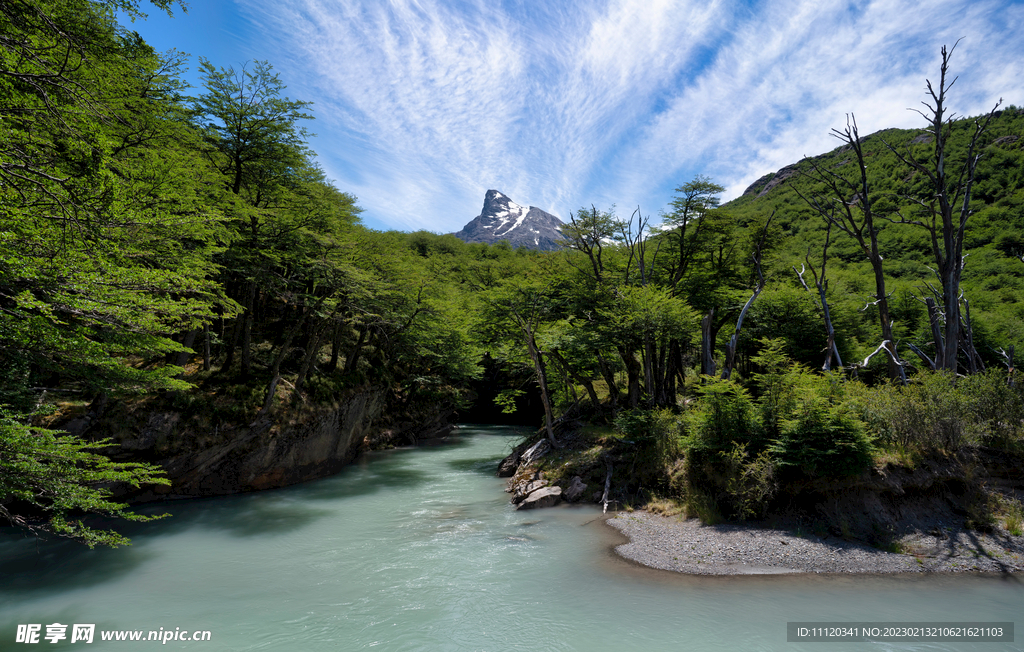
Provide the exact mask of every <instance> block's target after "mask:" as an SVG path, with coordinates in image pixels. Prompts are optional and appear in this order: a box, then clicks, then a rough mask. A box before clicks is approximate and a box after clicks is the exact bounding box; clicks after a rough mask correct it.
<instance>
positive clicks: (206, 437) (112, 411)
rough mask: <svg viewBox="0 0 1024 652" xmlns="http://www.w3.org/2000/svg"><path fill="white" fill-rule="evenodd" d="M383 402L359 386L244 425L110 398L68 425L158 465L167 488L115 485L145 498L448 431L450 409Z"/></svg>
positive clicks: (236, 484)
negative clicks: (417, 409)
mask: <svg viewBox="0 0 1024 652" xmlns="http://www.w3.org/2000/svg"><path fill="white" fill-rule="evenodd" d="M386 403H387V401H386V392H385V390H384V389H382V388H363V389H360V390H354V391H352V392H350V393H348V394H346V395H344V396H342V397H339V398H338V399H337V400H336V401H335V402H333V403H331V404H326V405H316V406H313V405H307V404H299V405H295V406H291V407H288V408H283V409H281V411H280V412H276V413H274V414H273V415H272V416H270V417H259V418H257V419H256V420H255V421H253V422H252V423H249V424H248V425H237V426H234V427H231V426H213V427H210V426H209V420H208V419H206V420H204V419H203V418H197V417H196V416H195V415H191V416H190V415H186V414H184V413H183V412H181V411H179V410H175V409H173V407H172V405H173V401H160V400H156V399H153V400H148V401H140V402H137V403H129V402H124V403H118V402H113V401H111V405H110V406H109V407H108V408H106V409H105V411H104V412H103V413H102V414H93V412H95V410H94V411H91V412H90V418H89V419H87V420H83V419H82V418H79V420H78V421H80V422H83V423H72V424H70V425H73V426H75V430H76V431H79V432H76V434H80V435H83V436H85V437H87V438H91V439H97V438H102V437H110V438H111V439H113V440H114V441H115V442H116V443H117V444H119V446H118V447H116V448H111V449H109V450H108V451H106V452H107V454H109V455H110V456H111V457H113V458H114V459H116V460H119V461H145V462H149V463H153V464H157V465H159V466H161V467H163V468H164V470H165V471H166V472H167V477H168V478H170V480H171V485H170V486H160V485H157V486H152V487H145V488H143V489H141V490H131V489H128V488H121V489H120V490H119V489H118V488H115V493H117V494H118V495H120V496H122V497H123V498H125V499H127V500H130V501H132V502H145V501H151V500H162V499H170V498H185V497H194V496H216V495H224V494H233V493H240V492H246V491H257V490H261V489H273V488H277V487H284V486H287V485H291V484H296V483H299V482H305V481H308V480H315V479H317V478H322V477H326V476H328V475H331V474H333V473H336V472H337V471H338V470H340V469H341V468H342V467H343V466H345V465H346V464H348V463H349V462H351V461H352V459H353V458H354V457H355V456H356V455H357V454H358V453H359V452H360V451H361V450H363V449H364V448H366V447H367V446H369V445H371V444H373V443H375V442H376V443H377V444H378V445H393V444H409V443H413V442H415V441H416V440H418V439H423V438H432V437H437V436H442V435H444V434H447V433H448V431H450V429H451V425H450V424H448V423H445V421H446V419H445V417H447V416H450V413H449V412H446V411H444V410H441V409H438V410H436V411H435V413H436V414H435V417H434V418H432V419H428V418H422V419H414V420H411V421H410V420H409V419H405V418H404V417H403V418H401V419H400V418H398V417H396V415H394V414H390V415H388V417H389V418H388V419H385V418H384V415H385V413H386V412H387V405H386ZM405 416H409V415H405ZM407 421H408V423H407ZM83 425H84V426H85V428H84V431H83V427H82V426H83Z"/></svg>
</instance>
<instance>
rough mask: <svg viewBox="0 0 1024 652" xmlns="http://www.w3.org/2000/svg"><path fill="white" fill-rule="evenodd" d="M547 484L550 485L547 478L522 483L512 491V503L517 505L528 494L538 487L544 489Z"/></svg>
mask: <svg viewBox="0 0 1024 652" xmlns="http://www.w3.org/2000/svg"><path fill="white" fill-rule="evenodd" d="M546 486H548V481H547V480H534V481H532V482H527V483H526V484H521V485H519V486H517V487H516V488H515V491H513V492H512V504H513V505H517V504H519V503H521V502H523V499H525V498H526V497H527V496H529V495H530V494H532V493H533V492H535V491H537V490H538V489H543V488H544V487H546Z"/></svg>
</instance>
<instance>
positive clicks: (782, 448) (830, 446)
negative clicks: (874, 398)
mask: <svg viewBox="0 0 1024 652" xmlns="http://www.w3.org/2000/svg"><path fill="white" fill-rule="evenodd" d="M769 450H770V451H771V453H772V455H773V456H774V458H775V459H776V460H777V462H778V464H779V465H780V466H783V467H793V468H798V469H800V470H801V471H802V472H803V473H805V474H807V475H810V476H831V475H853V474H856V473H859V472H861V471H862V470H864V469H866V468H867V467H868V466H869V465H870V464H871V453H872V450H873V446H872V442H871V438H870V437H869V436H868V434H867V432H866V431H865V428H864V424H863V423H862V422H861V421H860V420H859V419H857V418H856V416H854V414H853V413H852V412H851V411H850V409H849V408H848V407H847V406H845V405H842V404H839V405H829V404H828V402H827V401H825V400H821V399H817V400H811V401H808V402H806V403H805V404H804V405H802V406H801V409H800V411H799V414H798V415H797V417H796V418H794V419H791V420H789V421H787V422H786V424H785V426H784V427H783V431H782V435H781V437H779V439H777V440H776V441H775V442H774V443H773V444H772V445H771V447H770V448H769Z"/></svg>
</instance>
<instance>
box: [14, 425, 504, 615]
mask: <svg viewBox="0 0 1024 652" xmlns="http://www.w3.org/2000/svg"><path fill="white" fill-rule="evenodd" d="M466 430H469V428H467V429H466ZM472 430H473V431H475V432H479V431H486V430H487V428H478V427H473V428H472ZM495 430H496V432H501V433H507V432H508V430H507V429H506V430H498V429H495ZM471 444H472V441H471V438H470V437H460V436H453V437H449V438H445V439H443V440H438V441H431V442H429V443H428V444H427V445H426V446H417V447H410V448H402V449H394V450H390V451H379V452H375V453H371V454H369V455H365V456H363V457H361V458H360V459H359V460H357V461H356V462H355V463H354V464H352V465H350V466H348V467H346V468H344V469H342V470H341V471H340V472H339V473H338V474H336V475H333V476H330V477H327V478H322V479H320V480H314V481H311V482H306V483H302V484H297V485H292V486H289V487H283V488H281V489H273V490H267V491H261V492H254V493H248V494H236V495H230V496H215V497H210V498H193V499H184V500H175V501H167V502H160V503H149V504H144V505H140V506H138V507H137V508H136V511H137V512H139V513H141V514H147V515H155V514H163V513H170V514H171V516H169V517H167V518H164V519H161V520H158V521H153V522H149V523H132V522H123V521H115V520H111V519H103V518H95V519H88V523H89V524H90V525H91V526H93V527H97V528H103V529H113V530H116V531H117V532H120V533H121V534H123V535H125V536H126V537H128V538H129V539H131V540H132V541H133V543H134V545H132V546H129V547H125V548H119V549H116V550H112V549H108V548H97V549H94V550H90V549H89V548H87V547H85V546H84V545H82V544H80V543H76V542H73V541H68V540H64V539H59V538H51V539H47V540H40V539H38V538H35V537H31V536H26V535H24V534H23V533H22V532H21V531H20V530H18V529H16V528H10V527H2V528H0V600H3V599H6V598H4V597H3V596H5V595H10V596H22V597H24V596H25V595H26V593H32V594H36V593H37V592H38V593H43V594H45V593H47V592H63V591H67V590H69V589H80V588H85V587H91V586H94V585H98V584H103V583H106V582H111V581H116V580H118V579H119V578H122V577H124V576H126V575H128V574H130V573H132V572H133V571H135V570H137V569H138V568H140V567H141V566H143V565H145V564H146V563H148V562H150V561H153V560H155V559H156V558H158V557H159V556H160V555H161V553H160V551H159V549H158V548H157V547H155V546H149V545H147V544H148V543H149V542H150V541H151V540H153V539H156V538H163V537H169V536H174V535H178V534H182V533H184V532H186V531H189V530H193V529H205V530H210V531H219V532H224V533H227V534H228V535H230V536H234V537H240V538H255V537H264V536H274V535H280V534H289V533H293V532H295V531H297V530H301V529H303V528H306V527H308V526H310V525H312V524H313V523H315V522H317V521H318V520H321V519H323V518H328V517H331V516H332V515H334V514H336V513H337V511H336V510H335V509H331V507H330V506H329V505H328V504H327V503H329V502H331V501H343V500H345V499H347V498H354V497H359V496H367V495H370V494H375V493H378V492H382V491H391V490H396V489H397V490H403V489H409V488H416V487H418V486H423V485H425V484H427V483H429V482H431V481H432V480H434V479H436V474H433V473H429V472H426V471H423V470H420V469H418V468H413V467H412V466H411V462H412V461H413V460H414V459H415V456H416V455H423V454H427V455H429V454H431V453H432V452H433V451H434V450H442V449H444V450H451V449H452V448H463V447H467V446H470V445H471ZM495 463H496V462H495V459H494V458H493V457H488V458H473V459H467V460H456V461H453V462H450V463H449V464H450V465H451V466H452V468H455V469H459V470H465V471H471V472H480V473H487V474H492V473H493V472H494V465H495ZM311 501H315V502H319V503H322V504H323V506H322V507H321V506H310V504H309V503H310V502H311Z"/></svg>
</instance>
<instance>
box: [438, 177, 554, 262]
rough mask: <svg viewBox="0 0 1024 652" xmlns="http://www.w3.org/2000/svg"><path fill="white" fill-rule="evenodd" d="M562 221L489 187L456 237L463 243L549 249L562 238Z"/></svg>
mask: <svg viewBox="0 0 1024 652" xmlns="http://www.w3.org/2000/svg"><path fill="white" fill-rule="evenodd" d="M561 229H562V220H560V219H558V218H557V217H555V216H554V215H552V214H551V213H548V212H546V211H543V210H541V209H539V208H537V207H536V206H521V205H519V204H517V203H516V202H514V201H512V200H511V199H510V198H509V197H508V195H505V194H504V193H502V192H500V191H498V190H488V191H487V193H486V194H485V195H484V206H483V209H482V210H481V211H480V214H479V215H477V216H476V217H475V218H473V220H471V221H470V222H469V223H468V224H466V226H464V227H463V228H462V230H461V231H459V232H458V233H456V234H455V237H457V238H459V239H460V240H464V241H465V242H486V243H489V244H493V243H495V242H499V241H501V240H505V241H507V242H508V243H509V244H510V245H512V246H513V247H526V248H527V249H540V250H544V251H551V250H554V249H557V248H558V240H560V239H561V237H562V231H561Z"/></svg>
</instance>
